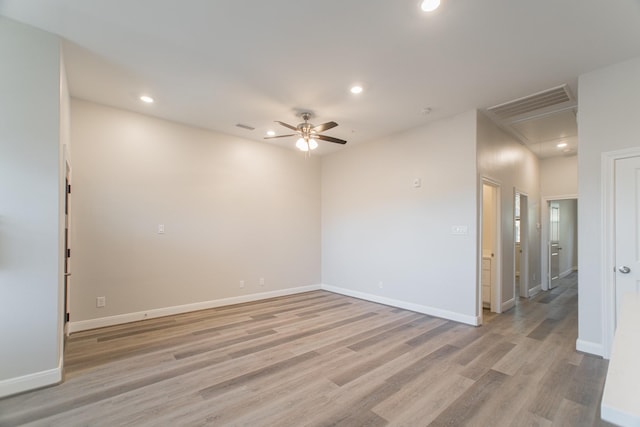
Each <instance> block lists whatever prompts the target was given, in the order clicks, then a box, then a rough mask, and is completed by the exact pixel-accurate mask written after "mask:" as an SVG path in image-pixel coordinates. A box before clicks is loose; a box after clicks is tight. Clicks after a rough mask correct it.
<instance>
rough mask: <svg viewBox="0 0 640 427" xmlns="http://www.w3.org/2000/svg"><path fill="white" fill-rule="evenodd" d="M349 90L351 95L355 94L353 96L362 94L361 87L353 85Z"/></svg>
mask: <svg viewBox="0 0 640 427" xmlns="http://www.w3.org/2000/svg"><path fill="white" fill-rule="evenodd" d="M350 90H351V93H355V94H358V93H362V86H360V85H354V86H351V89H350Z"/></svg>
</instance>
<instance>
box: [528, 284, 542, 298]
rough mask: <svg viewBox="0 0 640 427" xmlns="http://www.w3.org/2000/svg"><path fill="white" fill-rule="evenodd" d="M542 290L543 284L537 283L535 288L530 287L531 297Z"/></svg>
mask: <svg viewBox="0 0 640 427" xmlns="http://www.w3.org/2000/svg"><path fill="white" fill-rule="evenodd" d="M540 292H542V284H539V285H536V286H534V287H533V288H531V289H529V298H531V297H534V296H536V295H538V294H539V293H540Z"/></svg>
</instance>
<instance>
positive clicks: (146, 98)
mask: <svg viewBox="0 0 640 427" xmlns="http://www.w3.org/2000/svg"><path fill="white" fill-rule="evenodd" d="M140 101H142V102H144V103H145V104H152V103H153V98H152V97H150V96H149V95H142V96H141V97H140Z"/></svg>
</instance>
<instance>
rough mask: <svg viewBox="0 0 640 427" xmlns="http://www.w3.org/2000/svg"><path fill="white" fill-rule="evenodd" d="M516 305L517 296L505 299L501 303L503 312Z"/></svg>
mask: <svg viewBox="0 0 640 427" xmlns="http://www.w3.org/2000/svg"><path fill="white" fill-rule="evenodd" d="M515 306H516V299H515V298H511V299H510V300H509V301H505V302H503V303H502V304H501V305H500V310H501V311H502V312H505V311H507V310H510V309H512V308H513V307H515Z"/></svg>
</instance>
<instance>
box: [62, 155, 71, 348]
mask: <svg viewBox="0 0 640 427" xmlns="http://www.w3.org/2000/svg"><path fill="white" fill-rule="evenodd" d="M70 230H71V167H70V165H69V163H68V162H66V168H65V188H64V312H63V316H64V334H65V335H66V336H68V335H69V320H70V317H71V315H70V314H69V313H70V308H69V301H70V299H71V295H70V281H71V243H70Z"/></svg>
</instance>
